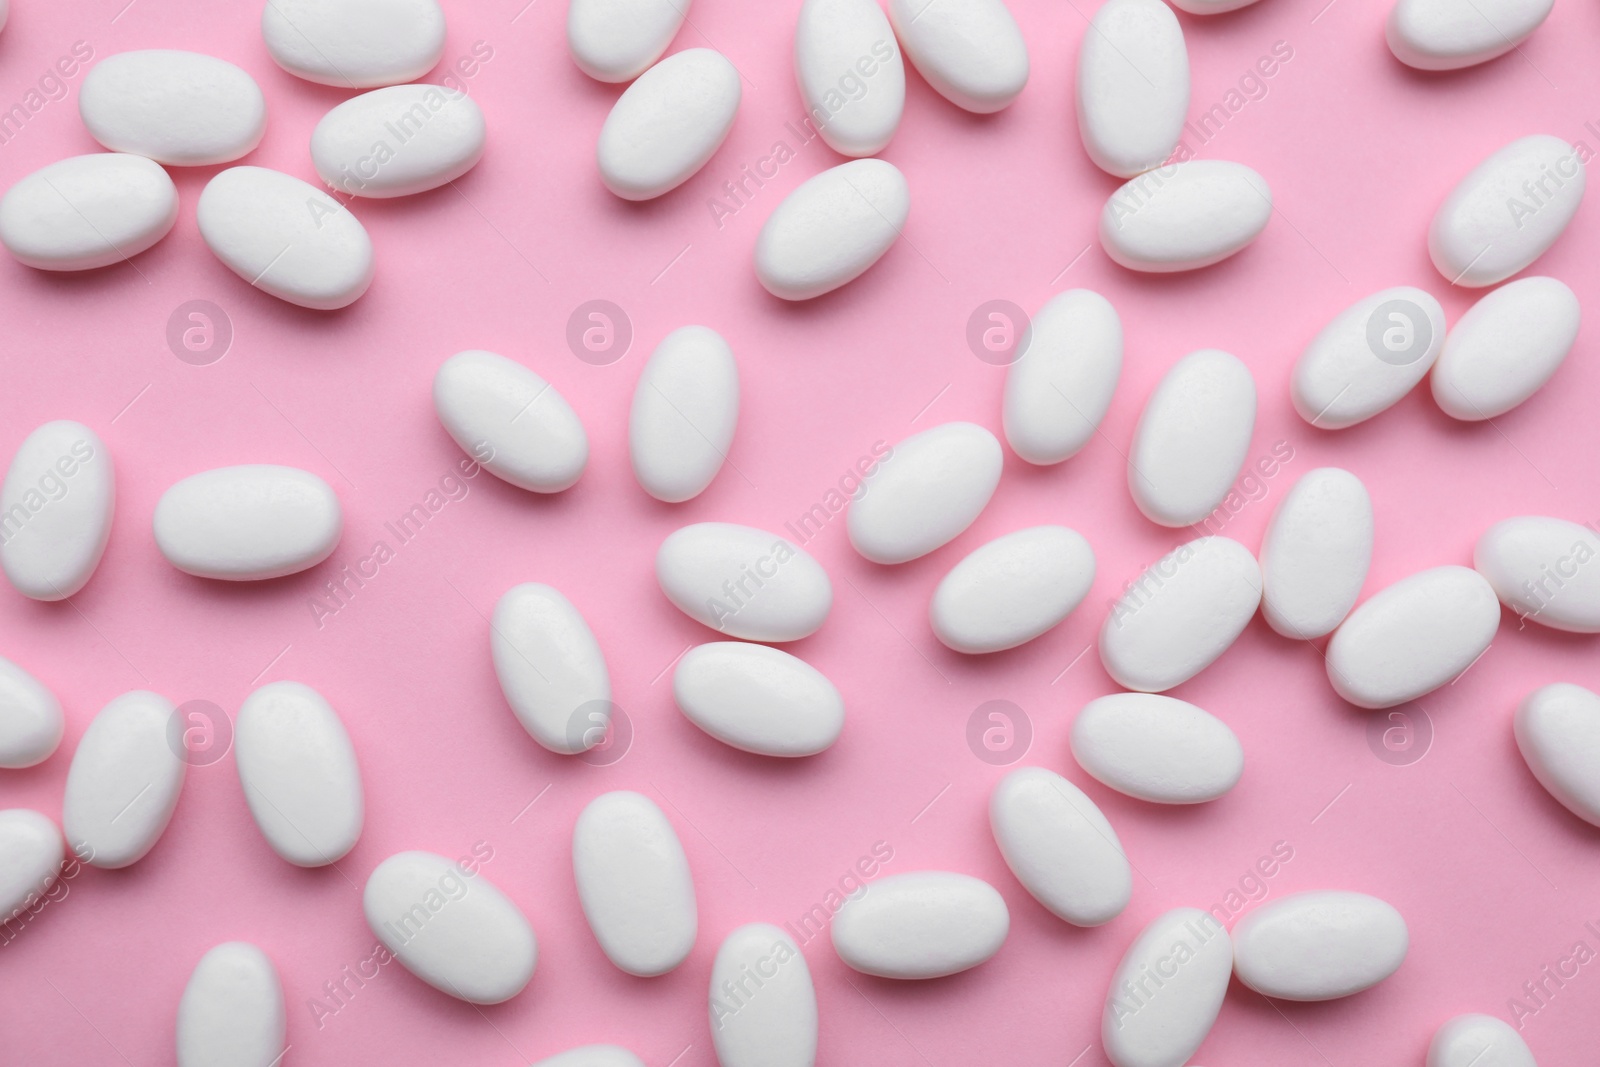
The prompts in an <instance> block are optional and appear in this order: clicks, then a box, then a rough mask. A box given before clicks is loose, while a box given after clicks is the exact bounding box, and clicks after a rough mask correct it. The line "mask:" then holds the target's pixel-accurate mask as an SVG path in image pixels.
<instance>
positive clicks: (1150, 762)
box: [1072, 693, 1244, 804]
mask: <svg viewBox="0 0 1600 1067" xmlns="http://www.w3.org/2000/svg"><path fill="white" fill-rule="evenodd" d="M1072 755H1073V758H1074V759H1076V760H1077V761H1078V765H1079V766H1081V767H1082V768H1083V769H1084V770H1086V771H1088V772H1089V773H1090V774H1091V775H1093V776H1094V777H1095V779H1096V780H1098V781H1099V782H1101V783H1102V784H1104V785H1108V786H1110V787H1111V788H1112V789H1115V790H1116V791H1117V792H1119V793H1126V794H1127V795H1128V796H1130V797H1138V798H1139V799H1140V800H1148V801H1150V802H1151V803H1153V804H1202V803H1205V802H1206V801H1208V800H1215V799H1217V798H1218V797H1220V796H1223V795H1224V794H1226V793H1227V792H1228V791H1229V790H1231V789H1232V788H1233V787H1234V786H1235V785H1237V784H1238V782H1239V776H1240V775H1242V774H1243V773H1244V749H1243V748H1242V747H1241V746H1240V744H1239V739H1238V738H1237V737H1235V736H1234V733H1233V731H1232V730H1230V729H1228V724H1227V723H1225V722H1223V721H1222V720H1221V719H1219V718H1217V717H1216V716H1214V715H1211V714H1208V713H1207V712H1205V711H1203V710H1201V709H1200V708H1197V707H1195V706H1194V705H1193V704H1190V703H1187V702H1185V701H1182V700H1175V699H1173V698H1172V697H1164V696H1156V695H1154V694H1151V693H1113V694H1111V695H1110V696H1103V697H1100V698H1099V699H1098V700H1091V701H1090V702H1089V703H1088V704H1085V705H1084V707H1083V710H1081V711H1079V712H1078V716H1077V718H1075V719H1074V720H1073V721H1072Z"/></svg>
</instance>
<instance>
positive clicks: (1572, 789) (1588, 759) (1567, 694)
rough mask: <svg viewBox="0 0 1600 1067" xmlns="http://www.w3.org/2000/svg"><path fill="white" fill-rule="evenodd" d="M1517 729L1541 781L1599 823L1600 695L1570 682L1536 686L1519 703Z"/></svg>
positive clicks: (1574, 810)
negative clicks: (1536, 687)
mask: <svg viewBox="0 0 1600 1067" xmlns="http://www.w3.org/2000/svg"><path fill="white" fill-rule="evenodd" d="M1514 731H1515V734H1516V738H1517V748H1518V749H1519V750H1520V751H1521V752H1522V758H1523V759H1524V760H1526V761H1527V763H1528V769H1529V770H1531V771H1532V772H1533V776H1534V777H1535V778H1537V779H1539V784H1540V785H1542V786H1544V787H1545V789H1547V790H1549V792H1550V795H1551V796H1553V797H1555V798H1556V799H1557V800H1559V801H1560V802H1561V803H1562V804H1563V805H1564V806H1565V807H1566V808H1567V810H1568V811H1570V812H1572V813H1573V814H1574V815H1576V816H1577V817H1578V818H1580V819H1582V820H1583V821H1584V822H1588V823H1593V824H1594V825H1595V826H1600V696H1597V695H1595V693H1594V692H1592V691H1591V690H1588V689H1585V688H1583V687H1582V686H1580V685H1572V684H1570V683H1567V682H1557V683H1555V684H1554V685H1547V686H1543V687H1542V688H1539V689H1535V690H1534V691H1533V692H1531V693H1529V694H1528V695H1527V697H1526V698H1524V699H1523V701H1522V703H1521V704H1519V705H1518V706H1517V714H1516V718H1515V720H1514Z"/></svg>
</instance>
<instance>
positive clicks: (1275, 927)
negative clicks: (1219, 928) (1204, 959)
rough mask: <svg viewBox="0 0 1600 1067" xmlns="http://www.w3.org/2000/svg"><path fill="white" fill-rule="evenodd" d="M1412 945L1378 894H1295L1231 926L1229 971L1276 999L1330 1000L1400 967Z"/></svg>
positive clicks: (1403, 923) (1396, 916)
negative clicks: (1230, 968)
mask: <svg viewBox="0 0 1600 1067" xmlns="http://www.w3.org/2000/svg"><path fill="white" fill-rule="evenodd" d="M1409 943H1410V935H1409V934H1408V933H1407V931H1406V921H1405V919H1403V918H1401V917H1400V913H1399V912H1398V911H1396V910H1395V909H1394V907H1393V906H1392V905H1390V904H1388V903H1387V902H1385V901H1382V900H1379V899H1378V898H1377V897H1373V896H1368V895H1367V894H1365V893H1350V892H1344V891H1340V890H1322V891H1318V892H1311V893H1295V894H1294V895H1292V896H1287V897H1284V898H1283V899H1282V900H1275V901H1273V902H1272V903H1270V904H1265V905H1263V906H1261V907H1259V908H1257V909H1255V910H1254V911H1252V912H1250V914H1248V915H1246V916H1245V917H1244V918H1243V919H1240V920H1239V921H1238V923H1236V924H1235V925H1234V927H1233V973H1234V974H1236V975H1238V976H1239V981H1241V982H1243V983H1244V984H1245V985H1247V986H1249V987H1250V988H1251V989H1254V990H1255V991H1256V992H1257V993H1261V994H1263V995H1265V996H1269V997H1276V998H1278V999H1279V1000H1302V1001H1303V1000H1334V999H1336V998H1338V997H1347V996H1349V995H1350V994H1352V993H1359V992H1361V991H1362V990H1363V989H1370V988H1371V987H1373V986H1375V985H1377V984H1378V983H1379V982H1381V981H1383V980H1384V979H1385V978H1387V977H1389V976H1390V975H1391V974H1393V973H1394V972H1395V971H1397V970H1398V969H1399V968H1400V964H1401V963H1402V962H1403V961H1404V960H1405V958H1406V947H1407V945H1408V944H1409Z"/></svg>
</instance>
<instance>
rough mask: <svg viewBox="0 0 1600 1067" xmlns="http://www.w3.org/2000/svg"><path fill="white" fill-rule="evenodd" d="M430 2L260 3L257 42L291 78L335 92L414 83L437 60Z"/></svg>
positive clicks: (440, 20)
mask: <svg viewBox="0 0 1600 1067" xmlns="http://www.w3.org/2000/svg"><path fill="white" fill-rule="evenodd" d="M444 30H445V26H444V11H443V10H442V9H441V8H440V7H439V3H438V0H268V3H267V6H266V8H265V9H264V10H263V11H262V12H261V36H262V37H264V38H265V39H266V42H267V51H268V52H269V53H271V55H272V58H273V60H274V61H275V62H276V63H277V64H278V66H280V67H282V68H283V69H284V70H286V71H288V72H289V73H290V74H293V75H295V76H297V77H300V78H304V79H306V80H307V81H313V82H317V83H318V84H321V85H336V86H338V87H340V88H341V89H372V88H376V87H377V86H380V85H398V84H400V83H401V82H408V81H412V80H413V79H415V78H420V77H422V75H424V74H426V73H427V72H428V71H429V70H431V69H432V68H433V65H434V64H435V63H437V62H439V57H440V56H441V55H443V54H444Z"/></svg>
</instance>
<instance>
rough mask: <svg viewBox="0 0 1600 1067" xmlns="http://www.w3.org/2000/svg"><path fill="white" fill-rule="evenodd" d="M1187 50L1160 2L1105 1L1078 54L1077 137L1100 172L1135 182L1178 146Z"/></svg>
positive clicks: (1184, 103) (1173, 18)
mask: <svg viewBox="0 0 1600 1067" xmlns="http://www.w3.org/2000/svg"><path fill="white" fill-rule="evenodd" d="M1188 111H1189V50H1188V48H1187V47H1186V46H1185V44H1184V41H1183V27H1181V26H1179V25H1178V19H1177V16H1175V15H1174V14H1173V13H1172V9H1171V8H1170V7H1168V6H1167V5H1166V4H1165V3H1163V2H1162V0H1108V2H1107V3H1106V4H1105V5H1103V6H1102V7H1101V8H1100V10H1099V11H1097V12H1096V13H1095V16H1094V21H1093V22H1092V23H1090V26H1089V30H1088V31H1087V32H1086V33H1085V34H1084V35H1083V42H1082V44H1081V45H1080V46H1079V51H1078V133H1079V134H1081V135H1082V137H1083V147H1084V148H1085V149H1086V150H1087V151H1088V153H1089V158H1090V159H1092V160H1093V161H1094V164H1095V166H1097V167H1099V168H1100V169H1101V170H1104V171H1108V172H1109V173H1111V174H1115V175H1116V176H1117V177H1119V178H1132V177H1133V176H1135V175H1137V174H1143V173H1144V172H1145V171H1147V170H1150V169H1151V168H1152V167H1157V166H1160V165H1161V164H1162V163H1164V162H1166V161H1167V158H1168V157H1169V156H1171V155H1172V152H1173V150H1174V149H1176V148H1177V147H1178V138H1179V137H1180V136H1181V135H1182V133H1183V120H1184V116H1185V115H1186V114H1187V113H1188Z"/></svg>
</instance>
